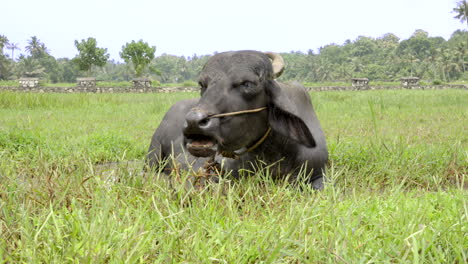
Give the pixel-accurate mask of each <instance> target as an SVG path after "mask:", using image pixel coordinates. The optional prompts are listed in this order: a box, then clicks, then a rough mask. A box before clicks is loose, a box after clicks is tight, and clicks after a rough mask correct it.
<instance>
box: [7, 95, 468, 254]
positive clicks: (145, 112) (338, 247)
mask: <svg viewBox="0 0 468 264" xmlns="http://www.w3.org/2000/svg"><path fill="white" fill-rule="evenodd" d="M311 95H312V97H313V102H314V106H315V110H316V112H317V114H318V116H319V118H320V120H321V123H322V126H323V128H324V130H325V133H326V136H327V142H328V146H329V150H330V164H329V166H328V169H327V175H328V177H329V181H330V182H329V184H328V185H327V187H326V189H325V190H324V191H322V192H314V191H312V190H310V188H309V187H308V186H303V185H300V186H290V185H288V184H287V183H286V182H282V181H276V182H274V181H272V180H271V179H269V178H268V176H267V175H268V173H267V171H260V172H258V174H257V175H256V176H255V177H252V178H248V179H242V180H236V181H231V180H230V179H222V181H221V183H220V184H212V185H208V186H206V187H205V188H203V189H201V190H188V189H186V188H184V185H183V184H179V183H175V184H174V185H173V186H172V187H168V186H167V184H166V183H165V181H162V180H160V179H157V177H151V176H148V175H141V174H140V171H139V168H140V167H139V166H138V164H137V165H136V166H133V165H127V163H119V165H118V166H117V168H114V169H113V170H111V171H107V173H102V172H100V171H99V169H98V167H99V166H96V164H101V163H106V162H122V161H128V160H142V159H143V158H144V155H145V152H146V150H147V148H148V145H149V142H150V138H151V136H152V133H153V132H154V129H155V128H156V127H157V125H158V123H159V122H160V121H161V119H162V117H163V115H164V112H165V111H166V110H167V109H168V108H169V107H170V105H171V104H172V103H173V102H175V101H177V100H181V99H183V98H191V97H195V96H197V95H196V94H195V93H173V94H36V93H13V92H0V260H1V262H8V263H17V262H25V263H39V262H46V263H64V262H77V263H103V262H112V263H115V262H124V263H135V262H140V263H148V262H149V263H151V262H156V263H167V262H173V263H182V262H185V263H369V262H370V263H465V262H466V259H467V251H466V248H467V245H468V237H467V235H466V234H467V231H468V230H467V227H468V225H467V213H468V211H467V204H466V200H467V191H466V189H467V183H466V179H465V178H466V177H465V176H466V174H467V167H468V161H467V152H466V150H467V136H466V135H467V134H466V125H465V124H466V123H467V118H466V114H467V109H468V107H467V105H466V102H467V101H468V93H467V92H466V91H464V90H440V91H418V90H392V91H362V92H320V93H312V94H311ZM181 177H182V179H181V180H180V182H183V178H184V177H187V175H186V174H182V175H181Z"/></svg>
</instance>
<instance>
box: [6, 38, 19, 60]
mask: <svg viewBox="0 0 468 264" xmlns="http://www.w3.org/2000/svg"><path fill="white" fill-rule="evenodd" d="M7 49H10V50H11V59H12V60H14V59H15V50H19V49H20V48H19V46H18V43H13V42H12V43H10V44H8V45H7Z"/></svg>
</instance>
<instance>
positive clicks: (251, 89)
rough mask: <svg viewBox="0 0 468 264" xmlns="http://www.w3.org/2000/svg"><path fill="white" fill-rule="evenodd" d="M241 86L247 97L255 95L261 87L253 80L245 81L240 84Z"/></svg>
mask: <svg viewBox="0 0 468 264" xmlns="http://www.w3.org/2000/svg"><path fill="white" fill-rule="evenodd" d="M239 88H240V90H241V92H242V94H243V95H244V96H245V97H247V98H250V97H253V96H255V95H257V94H258V93H259V88H258V86H257V84H255V83H254V82H251V81H244V82H242V83H241V84H240V85H239Z"/></svg>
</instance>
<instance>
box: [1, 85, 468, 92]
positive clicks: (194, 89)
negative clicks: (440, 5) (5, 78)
mask: <svg viewBox="0 0 468 264" xmlns="http://www.w3.org/2000/svg"><path fill="white" fill-rule="evenodd" d="M306 89H307V90H308V91H311V92H319V91H362V90H391V89H419V90H440V89H465V90H468V84H466V85H463V84H461V85H424V86H423V85H420V86H415V87H409V88H403V87H402V86H367V87H353V86H326V87H306ZM0 91H17V92H38V93H170V92H198V91H200V88H198V87H150V88H134V87H24V88H23V87H0Z"/></svg>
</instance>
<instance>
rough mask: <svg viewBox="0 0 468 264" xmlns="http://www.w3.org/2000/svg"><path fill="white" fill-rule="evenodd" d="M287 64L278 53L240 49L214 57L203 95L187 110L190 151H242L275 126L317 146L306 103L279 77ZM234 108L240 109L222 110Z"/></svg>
mask: <svg viewBox="0 0 468 264" xmlns="http://www.w3.org/2000/svg"><path fill="white" fill-rule="evenodd" d="M283 69H284V62H283V59H282V58H281V56H280V55H279V54H275V53H262V52H257V51H238V52H225V53H219V54H216V55H214V56H213V57H211V58H210V60H209V61H208V62H207V63H206V65H205V66H204V67H203V70H202V72H201V74H200V78H199V84H200V88H201V98H200V100H199V102H198V104H197V105H196V106H195V107H194V108H192V109H191V110H190V111H189V112H188V113H187V114H186V116H185V124H184V129H183V133H184V142H185V145H186V148H187V149H188V151H189V152H190V153H191V154H192V155H194V156H197V157H208V156H212V155H214V154H215V153H216V152H219V153H223V152H224V153H233V152H234V153H236V152H239V151H241V150H242V149H246V148H249V147H251V146H252V145H254V144H255V143H256V142H258V141H259V139H261V138H263V137H264V136H265V135H266V133H267V131H270V128H271V129H272V130H273V131H274V132H275V133H279V134H282V135H284V136H286V137H287V138H288V139H291V140H293V141H296V142H298V143H300V144H303V145H305V146H307V147H314V146H315V141H314V138H313V136H312V134H311V132H310V131H309V129H308V127H307V125H306V124H305V123H304V121H303V120H302V119H301V113H300V112H301V110H300V107H298V106H297V105H296V104H295V103H294V102H293V101H292V100H290V98H289V96H288V94H287V93H286V92H284V91H282V89H281V85H280V84H279V83H278V82H277V81H276V80H275V79H276V78H277V77H279V76H280V75H281V73H282V72H283ZM263 109H265V110H263ZM245 110H256V111H253V112H251V113H243V112H242V111H245ZM233 112H240V114H235V115H220V114H223V113H233Z"/></svg>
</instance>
